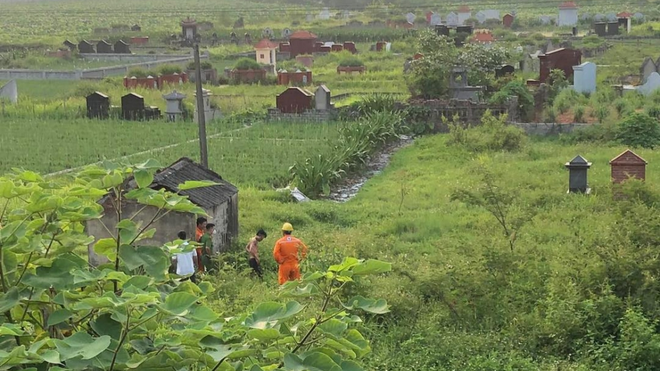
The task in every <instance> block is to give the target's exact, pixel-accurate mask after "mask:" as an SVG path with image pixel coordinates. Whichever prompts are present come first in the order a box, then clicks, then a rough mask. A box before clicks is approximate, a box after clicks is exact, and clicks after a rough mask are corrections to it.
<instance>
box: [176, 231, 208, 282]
mask: <svg viewBox="0 0 660 371" xmlns="http://www.w3.org/2000/svg"><path fill="white" fill-rule="evenodd" d="M214 233H215V224H212V223H208V221H207V220H206V218H197V228H196V229H195V241H196V242H198V243H199V245H198V246H197V247H196V248H195V249H192V250H190V251H187V247H188V246H190V243H189V242H188V234H187V233H186V232H185V231H181V232H179V233H178V235H177V237H178V238H179V240H181V241H183V243H182V244H181V247H182V248H183V250H184V251H183V252H181V253H178V254H175V255H174V256H173V257H172V267H173V269H172V271H173V272H172V273H176V274H177V275H179V276H182V277H185V278H184V280H188V279H189V280H191V281H192V282H194V283H197V276H196V274H197V273H198V272H200V273H204V272H207V271H210V270H212V269H213V267H212V259H211V256H212V255H213V234H214Z"/></svg>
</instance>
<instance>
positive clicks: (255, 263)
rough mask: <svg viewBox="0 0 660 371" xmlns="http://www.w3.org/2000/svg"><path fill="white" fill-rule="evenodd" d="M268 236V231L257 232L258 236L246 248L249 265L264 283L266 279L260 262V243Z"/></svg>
mask: <svg viewBox="0 0 660 371" xmlns="http://www.w3.org/2000/svg"><path fill="white" fill-rule="evenodd" d="M267 236H268V235H267V234H266V231H264V230H263V229H260V230H259V231H258V232H257V235H256V236H254V237H253V238H252V239H251V240H250V242H249V243H248V244H247V246H245V250H246V251H247V252H248V259H249V260H248V263H249V264H250V267H251V268H252V269H254V272H255V273H256V274H257V276H259V278H260V279H261V280H262V281H263V279H264V278H263V272H262V271H261V265H260V261H259V242H261V241H263V240H264V239H265V238H266V237H267Z"/></svg>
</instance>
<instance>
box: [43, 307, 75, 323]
mask: <svg viewBox="0 0 660 371" xmlns="http://www.w3.org/2000/svg"><path fill="white" fill-rule="evenodd" d="M71 317H73V313H72V312H71V311H70V310H68V309H58V310H56V311H54V312H53V313H51V314H50V316H48V326H55V325H57V324H59V323H62V322H64V321H66V320H68V319H69V318H71Z"/></svg>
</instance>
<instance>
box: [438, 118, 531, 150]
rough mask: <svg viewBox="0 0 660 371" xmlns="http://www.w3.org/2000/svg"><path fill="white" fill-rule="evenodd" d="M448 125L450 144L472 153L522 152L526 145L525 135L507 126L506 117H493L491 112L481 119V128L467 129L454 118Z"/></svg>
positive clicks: (519, 130)
mask: <svg viewBox="0 0 660 371" xmlns="http://www.w3.org/2000/svg"><path fill="white" fill-rule="evenodd" d="M452 121H453V122H450V123H448V125H449V132H450V134H451V139H450V143H453V144H458V145H461V146H464V147H466V148H467V149H468V150H470V151H472V152H485V151H508V152H515V151H518V150H520V149H521V148H522V147H523V146H524V144H525V138H526V137H525V133H524V132H523V131H522V130H521V129H519V128H517V127H515V126H511V125H507V124H506V115H502V116H499V117H495V116H493V115H492V114H491V113H490V111H486V113H485V114H484V115H483V117H482V118H481V126H476V127H473V128H465V127H464V126H462V125H461V124H460V123H457V120H456V119H455V118H454V119H453V120H452Z"/></svg>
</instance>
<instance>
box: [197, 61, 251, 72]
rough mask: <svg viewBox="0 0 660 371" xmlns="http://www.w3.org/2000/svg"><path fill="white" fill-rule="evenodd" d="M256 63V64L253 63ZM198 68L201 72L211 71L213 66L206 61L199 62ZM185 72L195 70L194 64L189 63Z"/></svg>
mask: <svg viewBox="0 0 660 371" xmlns="http://www.w3.org/2000/svg"><path fill="white" fill-rule="evenodd" d="M255 63H256V62H255ZM199 66H200V67H201V68H202V70H210V69H213V64H211V62H208V61H204V62H200V64H199ZM186 69H187V70H194V69H195V62H190V63H188V65H187V66H186Z"/></svg>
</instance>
